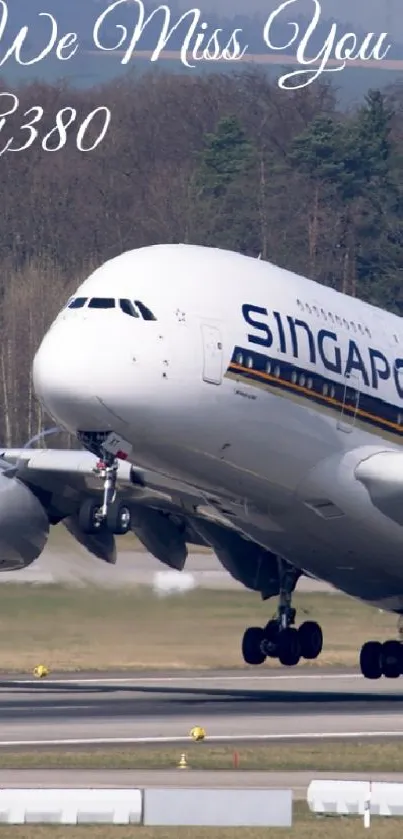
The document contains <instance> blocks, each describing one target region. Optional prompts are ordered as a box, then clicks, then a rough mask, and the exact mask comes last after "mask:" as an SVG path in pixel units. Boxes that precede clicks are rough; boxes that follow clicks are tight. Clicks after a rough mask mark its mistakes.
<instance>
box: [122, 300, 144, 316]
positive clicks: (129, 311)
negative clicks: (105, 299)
mask: <svg viewBox="0 0 403 839" xmlns="http://www.w3.org/2000/svg"><path fill="white" fill-rule="evenodd" d="M119 303H120V308H121V310H122V312H124V313H125V315H130V316H131V317H132V318H139V317H140V315H139V313H138V312H137V311H136V309H135V308H134V306H133V303H132V301H131V300H119Z"/></svg>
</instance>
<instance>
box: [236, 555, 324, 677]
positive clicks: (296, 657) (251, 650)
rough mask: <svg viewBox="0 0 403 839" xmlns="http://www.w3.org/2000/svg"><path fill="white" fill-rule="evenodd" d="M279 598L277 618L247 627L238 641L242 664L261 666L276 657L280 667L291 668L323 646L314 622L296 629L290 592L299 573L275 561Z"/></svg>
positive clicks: (313, 656)
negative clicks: (276, 563)
mask: <svg viewBox="0 0 403 839" xmlns="http://www.w3.org/2000/svg"><path fill="white" fill-rule="evenodd" d="M278 562H279V571H280V599H279V606H278V611H277V615H276V617H275V618H273V619H272V620H270V621H269V622H268V623H267V624H266V626H265V627H264V628H263V629H262V628H261V627H257V626H251V627H249V628H248V629H247V630H246V631H245V633H244V636H243V639H242V655H243V658H244V661H245V662H246V664H263V662H264V661H265V660H266V658H278V660H279V661H280V663H281V664H283V665H285V666H287V667H293V666H295V665H296V664H298V662H299V661H300V659H301V658H305V659H308V660H313V659H315V658H317V657H318V655H319V654H320V653H321V651H322V647H323V635H322V630H321V628H320V626H319V624H318V623H315V621H305V623H303V624H301V626H300V627H299V628H298V629H296V628H295V627H294V623H295V614H296V611H295V609H293V608H292V605H291V603H292V593H293V591H294V589H295V586H296V584H297V581H298V579H299V577H300V576H301V572H300V571H298V570H297V569H296V568H293V567H292V566H291V565H289V564H288V563H287V562H285V561H284V560H280V559H279V560H278Z"/></svg>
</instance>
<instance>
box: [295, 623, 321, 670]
mask: <svg viewBox="0 0 403 839" xmlns="http://www.w3.org/2000/svg"><path fill="white" fill-rule="evenodd" d="M298 637H299V643H300V648H301V657H302V658H306V659H307V660H308V661H312V660H313V659H315V658H317V657H318V655H320V653H321V652H322V648H323V634H322V629H321V627H320V626H319V624H318V623H316V622H315V621H305V623H302V624H301V626H300V627H299V629H298Z"/></svg>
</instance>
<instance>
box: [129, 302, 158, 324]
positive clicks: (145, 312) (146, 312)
mask: <svg viewBox="0 0 403 839" xmlns="http://www.w3.org/2000/svg"><path fill="white" fill-rule="evenodd" d="M134 305H135V306H137V308H138V310H139V311H140V314H141V315H142V317H143V318H144V320H157V318H156V317H155V315H153V313H152V311H151V309H148V308H147V306H145V305H144V303H141V302H140V300H135V301H134Z"/></svg>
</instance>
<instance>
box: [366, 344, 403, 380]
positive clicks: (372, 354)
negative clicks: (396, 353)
mask: <svg viewBox="0 0 403 839" xmlns="http://www.w3.org/2000/svg"><path fill="white" fill-rule="evenodd" d="M369 358H370V362H371V374H372V382H371V385H372V387H374V388H377V387H378V381H379V379H384V380H385V381H386V379H389V378H390V364H389V361H388V359H387V358H386V357H385V356H384V354H383V353H381V352H379V350H373V349H372V347H369ZM376 361H381V362H382V367H381V368H380V367H379V366H378V365H377V364H376ZM396 363H397V362H396ZM402 364H403V362H402Z"/></svg>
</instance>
